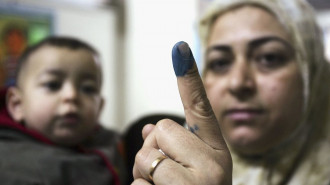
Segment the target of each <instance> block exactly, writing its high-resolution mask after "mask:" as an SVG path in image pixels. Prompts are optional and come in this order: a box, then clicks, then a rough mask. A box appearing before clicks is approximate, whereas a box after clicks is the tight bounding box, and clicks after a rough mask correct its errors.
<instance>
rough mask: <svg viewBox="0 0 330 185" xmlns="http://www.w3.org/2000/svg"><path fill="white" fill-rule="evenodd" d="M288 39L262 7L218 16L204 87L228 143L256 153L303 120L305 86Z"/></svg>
mask: <svg viewBox="0 0 330 185" xmlns="http://www.w3.org/2000/svg"><path fill="white" fill-rule="evenodd" d="M294 52H295V51H294V48H293V47H292V45H291V42H290V38H289V35H288V34H287V32H286V31H285V29H284V28H283V27H282V26H281V24H280V23H279V22H278V20H277V19H276V18H275V17H274V16H273V15H272V14H270V13H268V12H267V11H265V10H264V9H261V8H258V7H253V6H243V7H239V8H236V9H234V10H232V11H228V12H226V13H224V14H222V15H220V16H219V17H218V18H217V19H216V20H215V22H214V24H213V27H212V30H211V33H210V37H209V40H208V44H207V53H206V64H205V67H206V68H205V69H206V70H205V76H204V82H205V88H206V91H207V94H208V97H209V99H210V102H211V105H212V107H213V109H214V112H215V114H216V116H217V119H218V120H219V122H220V126H221V129H222V132H223V134H224V136H225V138H226V140H227V142H228V143H229V145H230V146H231V147H232V148H233V149H234V150H236V151H238V152H240V153H242V154H246V155H255V154H261V153H263V152H266V151H267V150H269V149H270V148H272V147H274V146H276V145H277V144H279V143H280V142H281V141H283V140H284V139H286V138H287V137H288V135H290V134H291V133H292V132H293V131H294V129H295V128H296V127H297V125H298V124H299V122H300V121H301V117H302V112H303V82H302V77H301V74H300V70H299V66H298V64H297V62H296V61H295V58H294V55H295V54H294Z"/></svg>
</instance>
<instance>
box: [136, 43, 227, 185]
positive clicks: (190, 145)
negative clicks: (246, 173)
mask: <svg viewBox="0 0 330 185" xmlns="http://www.w3.org/2000/svg"><path fill="white" fill-rule="evenodd" d="M172 58H173V67H174V70H175V74H176V76H177V80H178V87H179V91H180V96H181V100H182V103H183V106H184V110H185V116H186V121H187V123H188V125H189V130H187V129H185V128H183V127H181V126H180V125H179V124H177V123H175V122H173V121H171V120H166V119H165V120H161V121H159V122H158V123H157V124H156V125H155V126H154V125H151V124H149V125H146V126H145V127H144V128H143V131H142V134H143V138H144V144H143V147H142V148H141V150H140V151H139V152H138V154H137V155H136V158H135V165H134V169H133V175H134V179H135V180H134V182H133V184H134V185H147V184H152V183H154V184H156V185H169V184H187V185H229V184H231V183H232V160H231V156H230V153H229V150H228V148H227V145H226V143H225V141H224V139H223V137H222V134H221V131H220V128H219V124H218V121H217V119H216V117H215V115H214V113H213V111H212V108H211V106H210V103H209V101H208V99H207V96H206V93H205V90H204V86H203V83H202V80H201V78H200V76H199V73H198V70H197V67H196V64H195V60H194V58H193V56H192V53H191V51H190V49H189V46H188V45H187V44H186V43H184V42H179V43H177V44H176V45H175V46H174V47H173V51H172ZM159 149H160V150H159ZM162 152H164V153H165V155H166V156H167V158H165V159H164V160H161V161H160V162H158V163H157V162H156V163H155V162H154V161H155V160H157V159H158V158H159V157H162V156H163V153H162ZM159 159H161V158H159ZM153 162H154V165H155V164H156V166H155V167H154V172H153V174H150V171H151V169H152V163H153Z"/></svg>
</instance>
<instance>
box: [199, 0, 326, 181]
mask: <svg viewBox="0 0 330 185" xmlns="http://www.w3.org/2000/svg"><path fill="white" fill-rule="evenodd" d="M240 6H256V7H260V8H263V9H264V10H266V11H268V12H269V13H271V14H273V15H274V16H275V17H276V18H277V19H278V20H279V22H280V23H281V24H282V26H283V28H284V29H285V30H286V31H287V33H288V34H289V36H290V38H291V42H292V43H291V44H292V46H293V47H294V49H295V59H296V61H297V62H298V65H299V67H300V70H301V74H302V79H303V82H304V97H305V98H304V111H305V112H304V117H303V118H302V120H303V121H302V122H301V123H300V125H299V127H297V129H296V130H295V131H294V132H293V133H292V134H291V135H290V137H289V138H285V140H284V142H283V143H282V144H281V145H280V146H276V147H275V148H273V150H271V151H270V152H269V153H268V154H266V155H265V156H264V157H263V158H262V159H248V158H243V157H240V156H239V155H236V154H235V153H233V160H234V176H233V178H234V179H233V184H245V185H247V184H254V185H258V184H299V185H300V184H306V185H307V184H320V185H322V184H324V185H329V184H330V168H329V166H330V125H329V124H330V122H329V119H330V65H329V63H328V62H327V61H326V59H325V54H324V48H323V38H322V32H321V30H320V28H319V27H318V25H317V23H316V19H315V15H314V11H313V9H312V8H311V7H310V6H309V4H308V3H307V2H305V1H304V0H219V1H215V2H214V3H213V4H211V6H210V7H209V9H208V10H207V11H206V14H205V15H204V17H202V19H201V21H200V38H201V41H202V44H203V46H204V49H206V46H207V43H208V39H209V36H210V31H211V29H212V26H213V23H214V22H215V20H216V19H217V17H218V16H221V15H222V14H224V13H226V12H227V11H231V10H233V9H235V8H237V7H240ZM204 75H205V71H204Z"/></svg>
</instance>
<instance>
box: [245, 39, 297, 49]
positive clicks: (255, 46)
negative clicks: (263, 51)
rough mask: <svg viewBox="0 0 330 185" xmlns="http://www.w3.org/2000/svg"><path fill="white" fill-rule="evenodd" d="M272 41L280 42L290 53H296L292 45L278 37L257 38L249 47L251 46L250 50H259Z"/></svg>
mask: <svg viewBox="0 0 330 185" xmlns="http://www.w3.org/2000/svg"><path fill="white" fill-rule="evenodd" d="M270 41H276V42H280V43H282V44H283V45H284V46H286V47H287V48H288V49H289V50H290V51H294V49H293V47H292V45H291V44H290V43H289V42H288V41H286V40H284V39H282V38H280V37H276V36H266V37H261V38H257V39H255V40H252V41H250V42H249V43H248V46H249V48H257V47H259V46H260V45H262V44H265V43H267V42H270Z"/></svg>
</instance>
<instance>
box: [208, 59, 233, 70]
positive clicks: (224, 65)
mask: <svg viewBox="0 0 330 185" xmlns="http://www.w3.org/2000/svg"><path fill="white" fill-rule="evenodd" d="M230 64H231V61H230V60H229V59H226V58H219V59H215V60H213V61H210V62H209V63H208V65H207V70H208V71H211V72H214V73H218V74H220V73H224V72H226V71H227V70H228V68H229V67H230Z"/></svg>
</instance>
